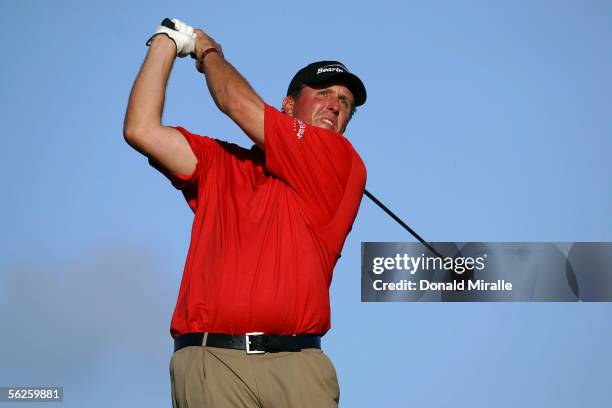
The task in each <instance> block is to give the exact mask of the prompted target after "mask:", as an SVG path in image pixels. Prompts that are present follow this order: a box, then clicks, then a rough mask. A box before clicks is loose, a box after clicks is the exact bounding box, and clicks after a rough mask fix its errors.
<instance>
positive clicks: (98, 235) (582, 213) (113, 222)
mask: <svg viewBox="0 0 612 408" xmlns="http://www.w3.org/2000/svg"><path fill="white" fill-rule="evenodd" d="M0 9H1V10H2V15H3V17H4V24H3V27H4V30H3V31H2V33H1V34H0V36H1V37H2V43H3V44H4V50H3V51H4V57H3V63H2V64H1V66H0V70H1V71H2V75H0V83H1V89H2V95H3V99H4V104H3V109H2V111H1V113H0V115H1V116H2V119H3V120H2V123H3V125H4V132H3V133H4V135H5V136H4V140H5V143H4V148H3V151H4V152H5V154H4V160H2V162H1V163H0V166H1V169H2V171H1V172H0V174H1V175H0V177H2V180H3V183H2V184H3V186H4V194H3V195H4V197H5V199H4V203H5V204H4V211H3V212H2V215H1V217H2V226H3V228H2V231H3V233H2V234H0V270H1V273H0V321H2V328H3V330H2V332H3V334H4V335H3V336H2V337H1V338H0V361H2V364H1V365H0V367H1V368H0V385H6V386H9V385H46V384H48V385H63V386H64V387H65V402H64V404H63V405H64V406H67V407H68V406H70V407H73V406H74V407H77V406H78V407H81V406H90V407H103V406H104V407H106V406H134V405H136V406H139V405H142V406H145V405H146V406H152V407H157V406H160V407H161V406H169V404H170V392H169V390H170V385H169V379H168V363H169V359H170V355H171V347H172V345H171V341H170V337H169V334H168V327H169V321H170V316H171V313H172V310H173V307H174V302H175V300H176V293H177V291H178V285H179V281H180V275H181V272H182V267H183V263H184V259H185V255H186V251H187V247H188V240H189V232H190V223H191V220H192V214H191V211H190V210H189V208H188V207H187V205H186V204H185V203H184V200H183V198H182V196H181V195H180V193H178V192H176V191H175V190H174V189H173V188H172V187H171V186H170V184H169V183H168V182H167V180H166V179H164V178H163V176H161V175H160V174H158V173H157V172H156V171H154V170H153V169H152V168H150V167H149V166H148V165H147V163H146V160H145V159H144V158H143V157H141V156H139V154H138V153H136V152H135V151H133V150H131V149H130V148H129V146H127V144H125V142H124V141H123V138H122V132H121V130H122V124H123V116H124V112H125V107H126V103H127V98H128V95H129V91H130V89H131V85H132V82H133V80H134V78H135V76H136V73H137V72H138V69H139V67H140V64H141V63H142V60H143V58H144V55H145V53H146V47H145V46H144V43H145V41H146V40H147V38H148V37H149V36H150V34H151V33H152V31H153V30H154V28H155V26H156V25H157V24H158V23H159V22H160V21H161V19H163V18H164V17H178V18H181V19H183V20H185V21H187V22H188V23H189V24H192V25H194V26H199V27H202V28H203V29H204V30H206V31H207V32H209V33H210V34H211V35H212V36H213V37H214V38H215V39H216V40H217V41H218V42H220V43H221V44H222V45H223V48H224V52H225V55H226V58H227V59H228V60H229V61H230V62H232V63H233V64H234V65H235V66H236V67H237V68H238V70H239V71H240V72H242V73H243V75H244V76H245V77H246V78H247V79H248V80H249V81H250V83H251V84H252V85H253V87H254V88H255V89H256V91H257V92H258V93H259V94H260V95H261V96H262V97H263V98H264V100H266V101H267V102H268V103H270V104H272V105H275V106H277V107H278V106H280V102H281V100H282V97H283V96H284V93H285V91H286V88H287V84H288V82H289V80H290V78H291V76H292V75H293V74H294V73H295V71H297V69H299V68H301V67H302V66H304V65H306V64H307V63H309V62H312V61H315V60H320V59H337V60H340V61H342V62H344V63H345V64H346V65H347V66H348V67H349V69H351V70H352V71H354V72H355V73H357V74H358V75H359V76H360V77H361V78H362V79H363V81H364V82H365V84H366V87H367V89H368V102H367V103H366V105H365V106H363V107H362V108H361V109H359V111H358V112H357V114H356V116H355V118H354V119H353V121H352V122H351V123H350V124H349V127H348V130H347V132H346V136H347V137H348V138H349V139H350V140H351V142H352V143H353V145H354V146H355V148H356V149H357V151H358V152H359V153H360V154H361V156H362V157H363V159H364V161H365V163H366V166H367V169H368V182H367V184H368V188H369V190H370V191H372V192H373V193H374V194H376V195H377V196H378V197H379V198H380V199H381V200H382V201H384V202H385V203H387V204H388V205H389V206H390V207H391V208H392V209H393V210H394V211H396V212H397V213H398V214H399V215H400V216H401V217H402V218H404V220H405V221H407V222H408V224H410V225H411V226H412V227H413V228H415V229H416V230H417V231H418V232H419V233H420V234H421V235H423V236H424V237H425V238H426V239H428V240H431V241H462V242H466V241H499V242H505V241H534V242H574V241H612V223H611V222H610V209H611V208H612V189H611V188H610V186H611V185H612V164H611V162H610V160H609V152H610V151H612V138H611V137H610V135H611V134H612V122H611V121H610V108H611V106H612V74H611V73H612V53H611V52H610V39H611V38H612V3H610V2H606V1H585V2H578V1H555V2H553V1H537V2H529V1H515V2H486V1H457V2H451V1H430V2H398V1H379V2H376V3H375V4H374V3H360V4H356V3H355V2H348V1H336V2H317V3H291V2H285V3H283V2H265V3H256V2H232V3H227V4H225V5H223V6H221V5H220V4H219V3H209V2H205V1H201V2H195V1H184V2H182V3H180V4H170V3H169V2H161V1H147V2H142V1H135V2H118V1H113V0H111V1H104V2H102V1H93V2H86V3H84V2H68V1H55V2H42V1H39V2H35V1H27V0H26V1H22V2H13V3H9V2H3V3H2V4H1V5H0ZM164 120H165V123H167V124H171V125H182V126H184V127H186V128H187V129H190V130H191V131H193V132H196V133H200V134H205V135H209V136H213V137H217V138H220V139H225V140H229V141H231V142H234V143H238V144H241V145H243V146H248V145H249V141H248V140H247V138H246V137H245V136H244V135H242V134H241V132H240V130H239V128H238V127H237V126H235V125H234V124H233V123H231V121H230V120H229V119H227V118H226V117H224V116H223V115H222V114H221V113H219V112H218V111H217V109H216V108H215V107H214V104H213V103H212V101H211V99H210V96H209V94H208V92H207V90H206V87H205V84H204V81H203V78H202V77H201V76H200V74H198V73H197V72H196V70H195V68H194V66H193V62H192V61H191V60H189V59H184V60H178V61H177V62H176V64H175V68H174V72H173V74H172V77H171V80H170V83H169V86H168V91H167V99H166V110H165V115H164ZM362 241H412V239H411V237H410V236H408V235H407V234H406V233H405V232H404V231H403V230H402V229H401V228H400V227H398V226H397V225H395V224H394V223H393V222H392V221H391V220H390V219H388V218H387V217H386V216H385V215H384V214H383V213H382V212H381V211H380V210H379V209H378V208H376V207H375V206H374V205H373V204H372V203H370V202H369V201H368V200H367V199H364V201H363V203H362V206H361V209H360V212H359V215H358V217H357V220H356V223H355V225H354V227H353V231H352V233H351V235H350V236H349V238H348V240H347V242H346V245H345V248H344V251H343V255H342V258H341V260H340V262H339V263H338V266H337V268H336V270H335V275H334V282H333V284H332V288H331V296H332V330H331V331H330V332H329V334H328V335H327V336H325V339H324V348H325V350H326V352H327V353H328V354H329V355H330V356H331V358H332V360H333V361H334V363H335V365H336V368H337V371H338V375H339V379H340V385H341V404H342V406H345V407H366V406H374V405H376V406H394V407H409V406H422V407H446V406H449V405H451V404H452V405H453V406H460V407H490V406H495V407H514V406H524V407H531V406H556V407H574V406H578V405H580V406H588V407H608V406H610V404H611V402H612V401H611V399H612V398H611V397H610V394H609V391H608V386H609V367H610V365H611V364H612V351H611V350H610V347H609V344H610V342H611V341H612V329H611V328H610V324H609V315H610V312H611V311H612V309H611V308H610V306H609V305H608V304H606V303H600V304H596V303H592V304H591V303H589V304H587V303H579V304H569V303H567V304H561V303H559V304H556V303H507V304H506V303H503V304H491V303H474V304H435V303H426V304H420V303H396V304H390V303H384V304H372V303H363V304H362V303H360V301H359V299H360V288H359V283H360V277H359V273H360V272H359V271H360V264H359V262H360V244H361V242H362ZM24 406H27V405H24Z"/></svg>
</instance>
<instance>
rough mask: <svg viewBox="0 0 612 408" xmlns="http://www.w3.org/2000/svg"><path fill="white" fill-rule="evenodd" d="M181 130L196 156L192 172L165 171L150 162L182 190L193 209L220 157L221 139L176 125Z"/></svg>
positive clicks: (175, 186) (150, 162) (151, 162)
mask: <svg viewBox="0 0 612 408" xmlns="http://www.w3.org/2000/svg"><path fill="white" fill-rule="evenodd" d="M175 129H176V130H178V131H179V132H181V134H182V135H183V137H185V140H187V143H189V146H190V147H191V151H192V152H193V154H194V155H195V156H196V159H197V163H196V167H195V169H194V170H193V172H192V173H191V174H178V173H171V172H168V171H165V169H163V168H162V167H161V166H160V165H159V164H158V163H156V162H155V161H153V160H152V159H150V158H149V164H150V165H151V166H152V167H154V168H155V169H157V170H158V171H159V172H160V173H162V174H163V175H164V176H166V177H167V178H168V180H170V182H171V183H172V185H173V186H174V188H176V189H177V190H181V191H182V193H183V195H184V196H185V200H187V203H188V204H189V207H191V209H192V210H193V211H195V210H196V208H197V201H198V200H197V199H198V190H199V186H200V185H201V183H202V181H203V180H204V179H205V178H206V175H207V174H208V172H209V170H210V168H211V167H212V166H213V164H214V160H215V159H216V158H217V157H218V153H219V149H220V147H219V141H217V140H215V139H212V138H210V137H206V136H200V135H196V134H193V133H191V132H189V131H187V130H185V129H184V128H182V127H175Z"/></svg>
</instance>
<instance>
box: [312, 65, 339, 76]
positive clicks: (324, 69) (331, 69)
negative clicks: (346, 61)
mask: <svg viewBox="0 0 612 408" xmlns="http://www.w3.org/2000/svg"><path fill="white" fill-rule="evenodd" d="M324 72H340V73H342V72H346V68H345V67H343V66H342V65H327V66H325V67H321V68H319V69H317V75H319V74H322V73H324Z"/></svg>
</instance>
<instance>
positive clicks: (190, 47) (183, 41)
mask: <svg viewBox="0 0 612 408" xmlns="http://www.w3.org/2000/svg"><path fill="white" fill-rule="evenodd" d="M158 34H166V35H167V36H168V37H170V38H172V40H173V41H174V43H175V44H176V55H177V57H180V58H183V57H186V56H188V55H192V54H194V53H195V37H196V35H195V33H194V32H193V27H191V26H189V25H187V24H185V23H183V22H182V21H181V20H179V19H177V18H173V19H168V18H166V19H164V21H162V24H161V25H160V26H159V27H157V29H156V30H155V34H153V35H152V36H151V38H149V41H147V45H150V44H151V40H152V39H153V37H155V36H156V35H158Z"/></svg>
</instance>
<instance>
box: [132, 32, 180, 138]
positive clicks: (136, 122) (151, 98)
mask: <svg viewBox="0 0 612 408" xmlns="http://www.w3.org/2000/svg"><path fill="white" fill-rule="evenodd" d="M175 56H176V46H175V45H174V42H173V41H172V40H171V39H170V38H168V37H167V36H165V35H157V36H156V37H155V38H153V41H152V43H151V46H150V47H149V51H148V53H147V56H146V58H145V61H144V63H143V64H142V67H141V68H140V72H139V73H138V76H137V77H136V81H135V82H134V86H133V88H132V93H131V95H130V100H129V103H128V108H127V112H126V115H125V122H124V125H123V131H124V135H125V137H126V138H128V137H129V136H130V135H131V134H134V133H139V132H143V131H144V129H147V128H148V127H150V126H159V125H161V117H162V111H163V108H164V98H165V91H166V84H167V82H168V77H169V76H170V71H171V70H172V65H173V63H174V59H175Z"/></svg>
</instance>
